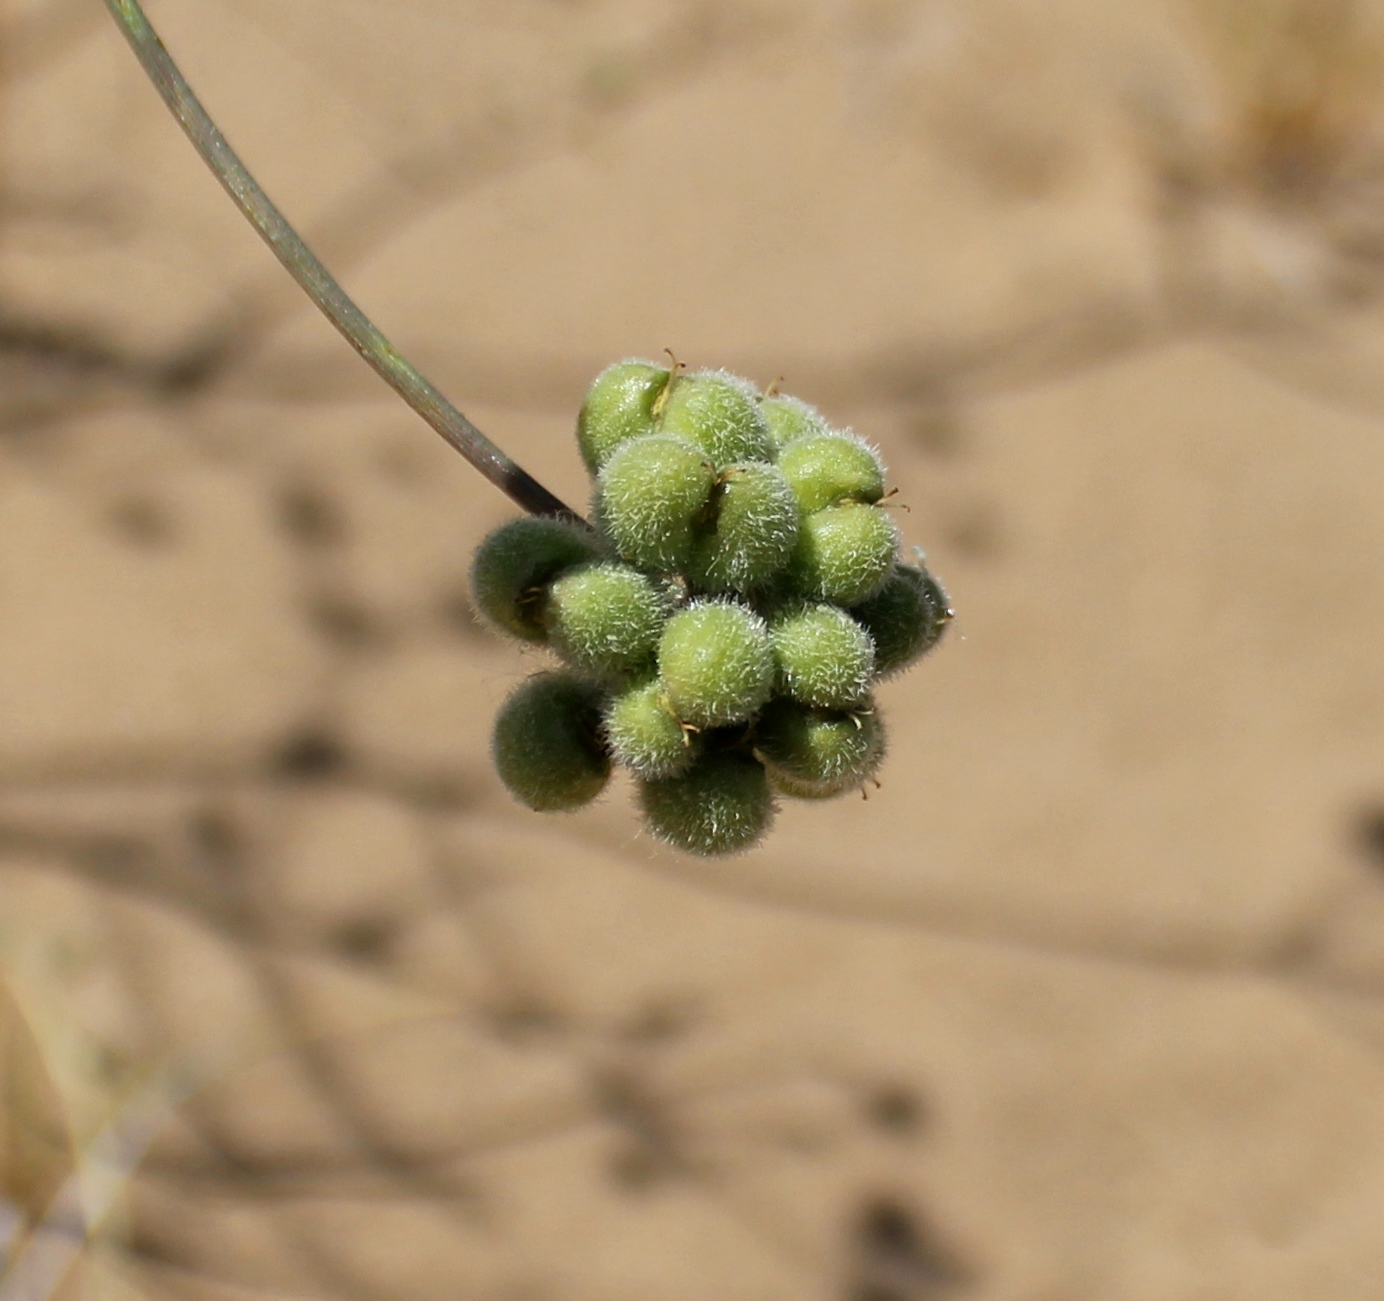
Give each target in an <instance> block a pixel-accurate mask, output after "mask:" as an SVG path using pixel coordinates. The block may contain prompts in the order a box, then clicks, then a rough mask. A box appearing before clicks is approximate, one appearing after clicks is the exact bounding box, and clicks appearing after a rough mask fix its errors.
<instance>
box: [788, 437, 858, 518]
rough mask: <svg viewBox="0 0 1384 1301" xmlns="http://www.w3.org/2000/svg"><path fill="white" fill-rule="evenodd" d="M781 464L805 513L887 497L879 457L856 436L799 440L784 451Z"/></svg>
mask: <svg viewBox="0 0 1384 1301" xmlns="http://www.w3.org/2000/svg"><path fill="white" fill-rule="evenodd" d="M778 464H779V469H780V470H782V471H783V475H784V478H786V479H787V480H788V482H789V484H790V485H791V486H792V489H793V492H794V494H795V495H796V496H797V498H798V504H799V505H800V506H801V507H802V509H803V512H804V514H811V513H812V512H813V511H816V510H821V509H822V507H823V506H835V505H836V504H837V503H838V502H843V501H862V502H866V503H867V504H873V503H874V502H877V501H879V499H880V498H881V497H883V496H884V467H883V466H882V465H881V464H880V460H879V456H878V455H877V454H876V453H875V450H874V449H873V448H872V447H871V446H870V445H869V444H868V443H866V442H864V441H863V440H862V439H859V438H857V437H855V435H854V434H834V433H833V434H811V435H808V436H807V437H804V438H799V439H797V440H796V441H795V442H794V443H793V444H792V445H791V446H789V447H786V448H784V450H783V452H782V453H781V454H780V456H779V461H778Z"/></svg>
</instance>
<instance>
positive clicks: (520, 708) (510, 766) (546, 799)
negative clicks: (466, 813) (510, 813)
mask: <svg viewBox="0 0 1384 1301" xmlns="http://www.w3.org/2000/svg"><path fill="white" fill-rule="evenodd" d="M600 726H601V692H600V690H599V689H598V688H597V687H595V686H594V685H593V684H591V683H589V682H586V681H583V680H582V679H581V678H578V677H576V676H575V675H573V674H571V673H541V674H539V675H538V676H537V677H532V678H530V679H529V680H528V681H527V682H524V683H523V684H521V685H520V686H519V687H518V688H516V690H515V691H514V692H513V693H512V694H511V695H510V697H509V699H508V700H506V701H505V703H504V706H503V707H502V708H501V710H500V713H499V715H498V717H497V718H496V719H495V731H494V735H493V737H492V740H491V755H492V756H493V758H494V760H495V769H496V771H497V772H498V773H499V774H500V780H501V781H502V782H504V784H505V786H506V787H508V789H509V792H510V794H511V795H513V796H514V798H515V799H516V800H518V801H519V802H520V803H521V804H525V805H527V806H528V807H529V808H531V809H533V810H535V811H536V812H539V813H551V812H561V811H566V810H568V809H577V808H580V807H581V806H582V805H583V804H589V803H590V802H591V801H592V800H594V799H595V798H596V796H597V795H599V794H600V793H601V791H602V790H603V789H605V784H606V782H607V781H608V780H609V778H610V757H609V756H608V755H607V754H606V752H605V749H604V747H603V746H602V744H601V740H600Z"/></svg>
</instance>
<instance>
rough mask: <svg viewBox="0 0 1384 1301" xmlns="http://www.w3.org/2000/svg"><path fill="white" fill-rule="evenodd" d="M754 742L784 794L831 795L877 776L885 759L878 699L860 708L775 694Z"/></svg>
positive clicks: (816, 796)
mask: <svg viewBox="0 0 1384 1301" xmlns="http://www.w3.org/2000/svg"><path fill="white" fill-rule="evenodd" d="M755 746H756V749H757V750H758V752H759V753H760V755H761V756H762V757H763V759H764V761H765V762H766V763H767V764H768V766H769V772H770V776H771V778H772V780H773V782H774V784H775V785H776V786H778V787H779V788H781V789H782V791H783V793H784V794H785V795H793V796H795V797H796V798H798V799H830V798H831V797H832V796H834V795H839V794H841V793H843V792H845V791H848V790H851V789H853V788H854V787H857V786H859V785H860V784H861V783H862V782H864V781H867V780H868V779H869V778H870V777H872V776H873V775H874V773H875V771H876V770H877V769H878V768H879V765H880V764H881V762H883V759H884V748H885V739H884V727H883V725H882V724H881V723H880V721H879V715H878V713H877V712H876V711H875V707H874V702H873V701H866V702H864V703H863V704H862V706H861V707H860V708H858V709H855V710H829V709H814V708H812V707H811V706H808V705H801V704H798V703H797V702H796V701H792V700H775V701H774V702H773V703H772V704H771V705H769V707H768V708H767V709H765V711H764V713H763V714H762V715H761V717H760V719H759V721H758V723H756V724H755Z"/></svg>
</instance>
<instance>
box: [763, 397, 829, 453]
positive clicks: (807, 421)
mask: <svg viewBox="0 0 1384 1301" xmlns="http://www.w3.org/2000/svg"><path fill="white" fill-rule="evenodd" d="M759 412H760V414H761V415H762V416H763V417H764V423H765V424H766V425H768V427H769V442H770V444H771V445H772V446H773V449H774V452H775V454H778V453H781V452H782V451H783V449H784V448H785V447H787V446H788V444H789V443H791V442H793V440H794V439H797V438H803V437H805V436H806V435H808V434H825V433H828V432H829V430H830V426H829V425H828V424H827V422H826V421H825V420H824V419H823V418H822V415H821V413H820V412H819V411H818V410H817V408H816V407H813V406H809V405H808V404H807V403H806V402H803V401H802V400H801V399H799V398H793V397H788V396H786V395H785V396H776V397H771V398H765V399H764V401H762V402H761V403H760V404H759Z"/></svg>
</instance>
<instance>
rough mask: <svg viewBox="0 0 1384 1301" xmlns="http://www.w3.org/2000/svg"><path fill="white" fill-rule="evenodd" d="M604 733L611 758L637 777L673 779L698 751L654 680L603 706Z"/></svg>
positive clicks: (661, 687)
mask: <svg viewBox="0 0 1384 1301" xmlns="http://www.w3.org/2000/svg"><path fill="white" fill-rule="evenodd" d="M605 734H606V740H607V742H608V743H609V745H610V749H611V752H612V753H613V754H614V756H615V758H616V759H617V760H619V762H621V763H622V764H624V765H625V767H626V768H629V769H631V770H632V771H633V772H636V773H638V774H639V776H641V777H676V776H678V775H679V774H681V773H684V772H686V771H687V770H688V769H689V768H690V767H691V766H692V762H693V760H694V759H695V758H696V757H697V754H698V752H699V750H700V743H699V741H698V739H697V737H696V736H695V735H694V734H692V733H690V732H688V731H686V730H685V729H684V728H683V726H682V724H681V723H680V722H678V718H677V715H676V714H674V713H673V709H672V706H671V705H670V704H669V703H668V698H667V695H666V694H665V692H664V690H663V683H662V682H660V681H659V680H658V679H657V678H655V679H654V680H653V681H652V682H645V683H643V684H642V685H640V686H637V687H632V688H631V689H630V690H628V691H626V692H624V693H623V694H621V695H618V696H616V697H615V698H614V699H613V700H612V701H611V702H610V703H609V704H608V705H607V706H606V712H605Z"/></svg>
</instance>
